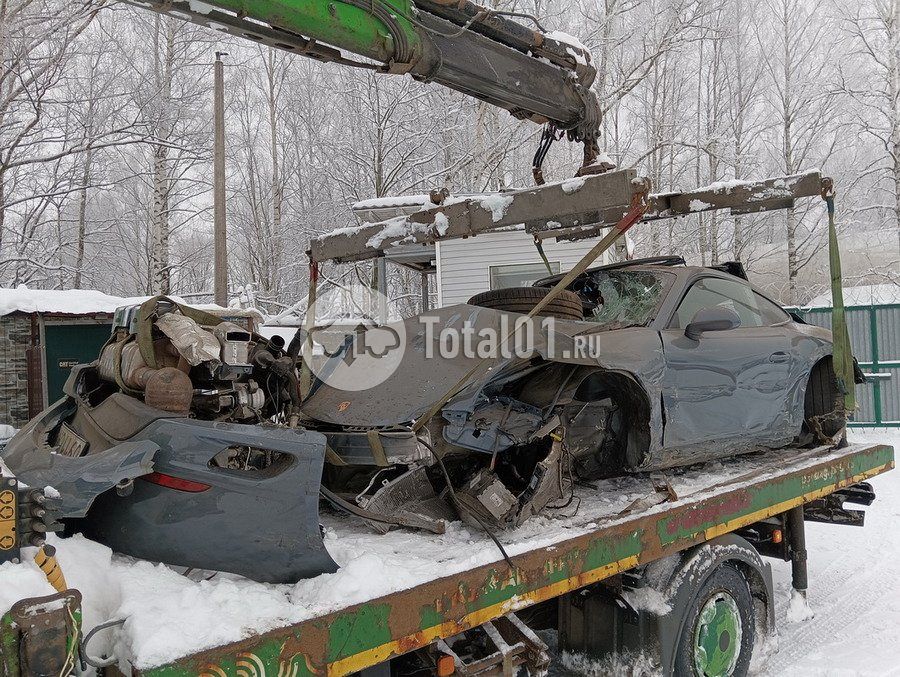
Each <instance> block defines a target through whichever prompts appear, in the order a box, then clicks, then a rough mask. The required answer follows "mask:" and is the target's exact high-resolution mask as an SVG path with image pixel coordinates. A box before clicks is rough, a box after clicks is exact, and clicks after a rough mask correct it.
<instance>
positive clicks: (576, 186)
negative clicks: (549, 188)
mask: <svg viewBox="0 0 900 677" xmlns="http://www.w3.org/2000/svg"><path fill="white" fill-rule="evenodd" d="M585 181H587V179H586V178H585V177H583V176H578V177H575V178H574V179H566V180H565V181H563V182H562V183H561V184H560V187H561V188H562V191H563V192H564V193H565V194H566V195H571V194H572V193H577V192H578V191H579V190H581V189H582V188H584V183H585Z"/></svg>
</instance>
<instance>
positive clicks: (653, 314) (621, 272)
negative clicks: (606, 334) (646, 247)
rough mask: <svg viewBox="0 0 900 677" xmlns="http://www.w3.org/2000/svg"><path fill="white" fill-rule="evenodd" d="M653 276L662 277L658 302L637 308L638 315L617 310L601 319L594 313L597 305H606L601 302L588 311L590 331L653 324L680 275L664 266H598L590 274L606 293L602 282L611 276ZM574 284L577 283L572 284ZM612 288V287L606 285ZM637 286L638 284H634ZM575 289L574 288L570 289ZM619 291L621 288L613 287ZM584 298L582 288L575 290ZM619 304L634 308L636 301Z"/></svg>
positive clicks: (586, 316)
mask: <svg viewBox="0 0 900 677" xmlns="http://www.w3.org/2000/svg"><path fill="white" fill-rule="evenodd" d="M648 275H649V276H652V277H654V278H656V280H658V281H659V283H660V284H659V288H658V293H657V297H656V302H655V303H654V304H653V305H652V306H650V305H648V306H646V307H644V308H641V309H640V310H639V311H638V314H637V315H632V316H630V317H629V316H627V315H626V316H623V315H622V313H619V314H617V315H616V316H615V317H611V318H608V319H603V320H601V319H599V318H598V317H597V316H596V315H595V313H596V310H597V309H601V308H603V305H606V304H602V305H600V306H598V307H597V309H594V310H592V311H590V312H589V313H586V314H585V318H584V322H586V323H588V324H590V325H591V326H590V329H589V331H614V330H617V329H628V328H630V327H648V326H650V325H651V324H652V323H653V322H654V321H655V320H656V319H657V317H658V316H659V311H660V308H662V305H663V303H664V301H665V300H666V298H667V297H668V296H669V292H670V291H671V289H672V287H673V286H674V284H675V281H676V279H677V274H676V273H675V272H674V271H670V270H664V269H659V268H649V267H647V268H643V267H642V268H628V267H622V268H614V269H609V270H596V271H593V272H592V273H590V274H589V276H590V278H591V279H592V280H593V281H594V283H595V284H596V285H597V288H598V290H599V291H600V293H601V294H602V293H603V288H602V287H603V282H604V281H609V280H610V279H616V280H620V279H622V278H626V277H634V278H636V277H638V276H648ZM573 286H574V285H573ZM607 289H608V290H609V287H607ZM635 289H636V288H635ZM571 290H572V291H575V290H574V289H571ZM614 291H619V290H614ZM576 293H578V294H579V295H580V296H582V298H584V296H583V294H582V293H581V292H576ZM617 305H618V308H619V309H620V310H626V309H633V307H634V306H633V304H626V303H623V302H622V300H619V301H618V302H617Z"/></svg>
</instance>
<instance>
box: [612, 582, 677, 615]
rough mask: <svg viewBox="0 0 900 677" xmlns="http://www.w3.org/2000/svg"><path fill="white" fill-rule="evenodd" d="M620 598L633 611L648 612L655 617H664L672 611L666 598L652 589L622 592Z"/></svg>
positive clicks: (635, 589)
mask: <svg viewBox="0 0 900 677" xmlns="http://www.w3.org/2000/svg"><path fill="white" fill-rule="evenodd" d="M622 597H624V598H625V601H626V602H628V603H629V604H630V605H631V608H632V609H634V610H635V611H648V612H650V613H651V614H655V615H657V616H665V615H666V614H667V613H669V612H670V611H671V610H672V605H671V604H669V601H668V600H667V599H666V596H665V595H664V594H662V593H661V592H660V591H659V590H656V589H654V588H650V587H646V588H634V589H631V590H625V591H623V592H622Z"/></svg>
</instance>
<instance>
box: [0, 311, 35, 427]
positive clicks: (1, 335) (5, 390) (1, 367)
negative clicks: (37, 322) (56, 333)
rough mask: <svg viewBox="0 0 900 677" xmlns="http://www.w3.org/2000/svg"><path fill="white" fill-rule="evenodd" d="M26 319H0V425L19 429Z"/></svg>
mask: <svg viewBox="0 0 900 677" xmlns="http://www.w3.org/2000/svg"><path fill="white" fill-rule="evenodd" d="M30 341H31V320H30V318H29V316H28V315H21V314H18V313H14V314H12V315H3V316H0V423H5V424H7V425H11V426H13V427H14V428H21V427H22V426H23V425H24V424H25V423H26V422H27V421H28V364H27V360H26V354H25V351H26V349H27V348H28V344H29V342H30Z"/></svg>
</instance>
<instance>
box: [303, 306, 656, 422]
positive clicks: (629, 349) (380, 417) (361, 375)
mask: <svg viewBox="0 0 900 677" xmlns="http://www.w3.org/2000/svg"><path fill="white" fill-rule="evenodd" d="M523 317H524V316H523V315H521V314H518V313H507V312H502V311H498V310H493V309H489V308H482V307H479V306H472V305H468V304H459V305H455V306H448V307H446V308H440V309H437V310H434V311H430V312H428V313H423V314H421V315H417V316H414V317H411V318H408V319H406V320H403V321H400V322H395V323H390V324H388V325H385V328H386V329H393V330H395V331H397V333H398V336H399V342H400V345H401V346H402V350H398V351H397V353H396V354H395V353H392V354H391V355H390V356H389V357H388V359H384V358H383V357H372V358H370V359H367V358H365V357H363V358H358V359H354V360H353V361H352V362H351V363H350V364H347V361H346V359H345V357H346V355H345V353H340V354H337V355H335V356H334V357H332V358H331V359H330V360H329V362H330V363H332V364H331V365H329V364H328V363H326V365H325V366H323V367H322V368H321V369H319V370H317V373H318V374H319V375H327V374H328V372H329V370H330V368H331V366H333V364H334V362H335V361H341V360H343V361H344V362H343V364H341V366H340V368H341V369H342V370H344V371H343V372H342V374H341V379H340V381H341V382H342V383H343V385H344V386H346V385H347V384H351V385H353V386H354V387H355V386H356V384H360V386H359V389H356V390H354V389H347V388H346V387H335V385H333V384H334V381H333V380H331V379H329V378H327V376H326V378H325V380H324V382H322V381H319V382H317V383H316V384H315V386H314V388H313V391H312V394H311V395H310V396H309V397H307V399H306V400H305V401H304V403H303V405H302V410H303V413H304V414H305V415H306V416H308V417H309V418H312V419H315V420H317V421H323V422H326V423H333V424H336V425H341V426H365V427H373V426H389V425H395V424H402V423H408V422H410V421H413V420H415V419H416V418H418V417H419V416H421V415H422V414H424V413H425V412H427V411H428V410H429V409H430V408H431V407H432V406H433V405H434V403H435V402H437V401H438V400H440V399H441V398H442V397H444V396H445V395H446V394H447V393H448V391H450V389H451V388H453V387H454V386H455V385H457V384H458V383H459V382H460V380H461V379H463V378H464V377H465V376H466V375H467V374H468V373H469V371H470V370H471V369H472V368H473V367H475V366H476V365H477V364H478V363H480V362H481V361H482V358H480V357H479V356H478V355H477V354H472V352H471V351H469V352H468V353H466V352H465V351H462V350H460V351H458V352H457V354H456V355H454V356H449V355H446V354H442V351H441V350H440V349H439V345H438V343H439V335H440V333H441V332H442V331H448V332H453V333H455V334H456V335H457V336H463V335H464V334H469V335H471V336H472V338H471V344H472V345H473V346H475V348H476V349H477V346H478V345H479V338H478V337H479V336H484V335H486V334H488V333H490V332H493V333H494V335H499V334H501V333H502V332H504V330H506V331H508V330H509V329H510V328H512V327H513V326H514V325H515V322H516V320H517V319H518V320H521V319H522V318H523ZM544 320H548V321H547V322H543V321H544ZM549 320H550V318H541V317H538V318H535V319H534V324H533V326H534V327H535V330H534V331H533V332H532V335H533V337H534V339H533V341H532V343H531V344H530V346H529V347H530V348H531V351H530V352H528V353H522V354H515V355H513V354H508V355H507V356H505V357H504V356H502V355H493V356H491V357H489V358H488V359H487V360H486V361H485V367H489V368H488V369H486V370H485V369H482V370H479V372H478V373H477V374H476V375H475V376H474V377H472V378H469V379H467V381H466V383H467V387H478V386H479V385H483V384H484V383H487V382H489V381H491V380H493V379H495V378H497V377H498V375H499V374H501V373H508V371H509V370H511V369H514V368H515V367H516V366H521V365H524V364H526V363H527V362H528V361H529V359H534V358H542V359H544V360H547V361H553V362H564V363H568V364H581V365H593V366H604V367H607V368H622V367H624V368H629V367H636V366H637V365H641V364H644V365H645V364H646V363H647V362H648V360H652V359H654V357H655V356H654V351H653V350H651V351H650V354H649V355H648V353H647V346H646V345H645V344H644V343H643V342H640V341H638V342H635V341H632V340H631V339H629V338H628V335H629V334H631V331H629V330H621V331H614V332H611V331H604V332H601V333H602V336H600V337H599V338H598V340H595V341H592V347H594V348H596V347H597V346H600V347H601V350H600V351H599V352H598V351H596V350H594V351H593V353H591V352H590V351H585V350H579V344H580V343H582V344H583V340H582V339H579V338H577V337H579V336H586V335H588V334H596V333H597V331H596V330H597V325H595V324H593V323H590V322H578V321H567V320H558V319H555V318H552V321H549ZM371 331H373V330H372V329H369V330H366V331H364V332H361V333H360V334H358V335H356V336H355V337H354V338H353V341H354V342H358V341H364V340H365V339H364V338H363V337H365V335H366V334H368V333H369V332H371ZM524 331H525V330H522V333H524ZM511 343H512V342H511V341H510V344H511ZM355 347H356V344H354V348H355ZM359 352H360V351H359V350H355V352H354V354H357V355H358V354H359ZM511 352H512V351H510V353H511ZM655 352H656V357H658V356H659V355H660V352H659V345H658V341H657V345H656V351H655ZM374 381H377V383H376V384H375V385H371V386H369V385H368V384H369V383H371V382H374Z"/></svg>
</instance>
